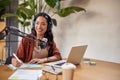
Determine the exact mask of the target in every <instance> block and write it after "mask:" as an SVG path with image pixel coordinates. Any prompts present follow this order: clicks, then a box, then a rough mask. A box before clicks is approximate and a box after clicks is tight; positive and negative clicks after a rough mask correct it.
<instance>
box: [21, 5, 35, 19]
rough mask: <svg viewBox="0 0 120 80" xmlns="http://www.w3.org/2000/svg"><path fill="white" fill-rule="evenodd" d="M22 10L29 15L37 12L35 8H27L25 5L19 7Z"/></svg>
mask: <svg viewBox="0 0 120 80" xmlns="http://www.w3.org/2000/svg"><path fill="white" fill-rule="evenodd" d="M19 10H20V12H23V13H24V14H25V15H26V16H27V17H29V16H32V15H33V14H34V13H35V12H34V10H31V9H28V8H25V7H19Z"/></svg>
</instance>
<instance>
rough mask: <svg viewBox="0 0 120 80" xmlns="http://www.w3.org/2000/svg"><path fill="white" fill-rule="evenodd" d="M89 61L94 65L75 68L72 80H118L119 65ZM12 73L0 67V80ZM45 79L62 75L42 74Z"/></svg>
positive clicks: (5, 78) (60, 78)
mask: <svg viewBox="0 0 120 80" xmlns="http://www.w3.org/2000/svg"><path fill="white" fill-rule="evenodd" d="M91 61H95V62H96V65H89V64H84V63H81V66H80V65H79V66H77V69H76V70H75V76H74V80H120V64H118V63H112V62H106V61H100V60H91ZM13 73H14V71H13V70H10V69H9V68H8V67H7V65H4V66H0V80H7V79H8V77H9V76H10V75H11V74H13ZM46 77H48V78H49V80H62V74H60V75H57V76H56V75H53V74H51V73H44V76H43V77H42V79H41V80H44V79H45V78H46ZM56 78H58V79H56Z"/></svg>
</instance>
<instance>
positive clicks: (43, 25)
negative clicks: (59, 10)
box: [35, 16, 48, 36]
mask: <svg viewBox="0 0 120 80" xmlns="http://www.w3.org/2000/svg"><path fill="white" fill-rule="evenodd" d="M47 25H48V23H47V20H46V18H44V17H43V16H39V17H37V19H36V21H35V31H36V33H37V35H41V36H43V35H44V33H45V32H46V30H47Z"/></svg>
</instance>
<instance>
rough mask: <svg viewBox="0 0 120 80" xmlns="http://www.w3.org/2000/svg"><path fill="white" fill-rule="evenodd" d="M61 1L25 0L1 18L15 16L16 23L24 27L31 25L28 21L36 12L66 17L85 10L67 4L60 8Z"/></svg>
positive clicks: (54, 22)
mask: <svg viewBox="0 0 120 80" xmlns="http://www.w3.org/2000/svg"><path fill="white" fill-rule="evenodd" d="M62 1H63V0H27V1H24V2H23V3H21V4H19V5H18V7H17V8H16V12H15V13H6V14H4V15H3V16H2V18H6V17H10V16H14V17H17V18H18V23H20V24H21V25H22V26H23V27H26V26H29V25H31V24H30V23H31V20H32V18H33V17H34V15H35V14H37V13H38V12H47V13H53V14H52V15H51V16H54V15H55V14H56V15H58V16H60V17H66V16H68V15H70V14H72V13H75V12H80V11H85V9H84V8H82V7H77V6H68V7H65V8H62V7H61V2H62ZM52 20H53V24H54V25H55V26H56V25H57V21H56V19H54V18H52ZM24 31H25V30H24Z"/></svg>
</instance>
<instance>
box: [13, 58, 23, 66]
mask: <svg viewBox="0 0 120 80" xmlns="http://www.w3.org/2000/svg"><path fill="white" fill-rule="evenodd" d="M21 62H22V61H21ZM22 64H23V62H22V63H20V62H18V60H16V58H12V65H13V66H15V67H20V66H21V65H22Z"/></svg>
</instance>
